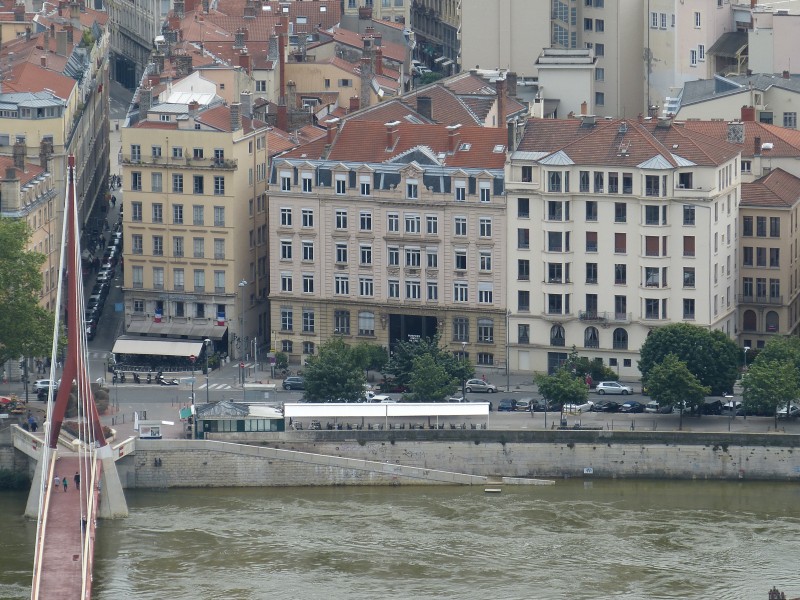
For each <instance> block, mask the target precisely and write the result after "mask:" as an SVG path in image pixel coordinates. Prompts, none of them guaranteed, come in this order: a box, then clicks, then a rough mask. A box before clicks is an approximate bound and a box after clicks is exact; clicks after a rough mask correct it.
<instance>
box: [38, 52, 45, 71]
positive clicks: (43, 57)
mask: <svg viewBox="0 0 800 600" xmlns="http://www.w3.org/2000/svg"><path fill="white" fill-rule="evenodd" d="M39 66H40V67H42V68H43V69H46V68H47V55H46V54H42V55H41V56H40V57H39Z"/></svg>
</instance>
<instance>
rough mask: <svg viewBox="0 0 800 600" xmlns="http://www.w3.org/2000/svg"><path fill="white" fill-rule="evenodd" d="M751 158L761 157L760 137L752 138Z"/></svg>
mask: <svg viewBox="0 0 800 600" xmlns="http://www.w3.org/2000/svg"><path fill="white" fill-rule="evenodd" d="M753 156H761V137H760V136H756V137H754V138H753Z"/></svg>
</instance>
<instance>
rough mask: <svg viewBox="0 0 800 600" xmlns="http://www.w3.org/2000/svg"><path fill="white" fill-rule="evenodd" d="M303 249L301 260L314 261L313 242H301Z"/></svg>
mask: <svg viewBox="0 0 800 600" xmlns="http://www.w3.org/2000/svg"><path fill="white" fill-rule="evenodd" d="M302 248H303V260H304V261H306V262H311V261H313V260H314V242H309V241H305V240H304V241H303V242H302Z"/></svg>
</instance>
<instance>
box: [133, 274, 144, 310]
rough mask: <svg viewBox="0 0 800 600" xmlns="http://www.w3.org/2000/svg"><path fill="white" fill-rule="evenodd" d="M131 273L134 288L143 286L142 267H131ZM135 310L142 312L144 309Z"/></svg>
mask: <svg viewBox="0 0 800 600" xmlns="http://www.w3.org/2000/svg"><path fill="white" fill-rule="evenodd" d="M132 275H133V287H135V288H143V287H144V267H138V266H137V267H133V269H132ZM136 312H144V310H141V311H136Z"/></svg>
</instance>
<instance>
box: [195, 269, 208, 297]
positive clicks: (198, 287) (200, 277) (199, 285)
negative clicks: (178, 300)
mask: <svg viewBox="0 0 800 600" xmlns="http://www.w3.org/2000/svg"><path fill="white" fill-rule="evenodd" d="M205 289H206V272H205V271H204V270H203V269H195V270H194V291H195V292H203V291H205Z"/></svg>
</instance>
